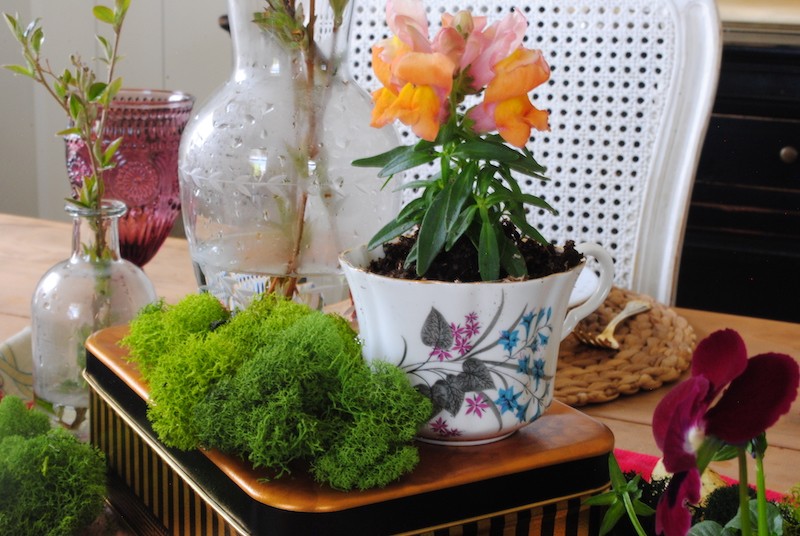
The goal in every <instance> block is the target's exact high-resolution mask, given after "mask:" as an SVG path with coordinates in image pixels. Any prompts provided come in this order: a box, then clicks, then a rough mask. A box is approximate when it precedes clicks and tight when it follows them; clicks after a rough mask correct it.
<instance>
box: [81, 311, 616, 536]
mask: <svg viewBox="0 0 800 536" xmlns="http://www.w3.org/2000/svg"><path fill="white" fill-rule="evenodd" d="M125 334H126V328H125V327H123V326H119V327H114V328H109V329H106V330H102V331H100V332H98V333H96V334H94V335H92V336H91V337H90V339H89V340H88V341H87V349H88V358H87V367H86V379H87V381H88V383H89V385H90V388H91V441H92V443H93V444H95V445H96V446H97V447H98V448H100V449H101V450H102V451H103V452H105V454H106V456H107V460H108V465H109V483H110V485H109V500H110V502H111V503H112V505H113V506H114V508H115V509H116V510H117V511H118V512H119V514H120V515H121V516H122V517H123V518H124V519H125V520H126V521H127V522H128V524H129V525H131V526H132V527H134V530H137V531H139V532H140V533H141V534H175V535H206V534H209V535H216V534H219V535H228V534H231V535H233V534H254V535H266V536H270V535H276V536H283V535H314V536H316V535H320V536H324V535H381V534H430V535H436V536H439V535H447V536H449V535H472V534H475V535H478V534H486V535H522V534H529V535H534V534H535V535H539V534H543V535H549V534H553V535H556V534H557V535H561V534H563V535H590V534H597V532H598V529H599V524H600V517H601V512H599V511H598V510H597V509H596V508H589V507H587V506H584V505H583V500H584V499H585V498H587V497H589V496H591V495H593V494H596V493H599V492H602V491H604V490H606V489H607V488H608V485H609V478H608V454H609V453H610V452H611V450H612V449H613V443H614V440H613V435H612V434H611V432H610V431H609V430H608V429H607V428H606V427H605V426H604V425H603V424H601V423H599V422H597V421H595V420H594V419H591V418H589V417H587V416H585V415H584V414H582V413H580V412H579V411H577V410H575V409H573V408H570V407H568V406H565V405H563V404H560V403H558V402H554V403H553V405H552V406H551V407H550V409H549V410H548V412H547V413H546V414H545V415H544V416H543V417H541V418H540V419H538V420H537V421H535V422H534V423H532V424H531V425H529V426H527V427H525V428H523V429H522V430H520V431H518V432H516V433H515V434H513V435H512V436H510V437H508V438H506V439H503V440H501V441H498V442H495V443H490V444H487V445H480V446H471V447H457V446H453V447H451V446H439V445H429V444H422V443H421V444H420V445H419V449H420V463H419V465H418V466H417V468H416V469H415V470H414V471H413V472H412V473H411V474H409V475H406V476H405V477H403V478H402V479H400V480H399V481H398V482H396V483H393V484H391V485H389V486H386V487H385V488H381V489H373V490H367V491H355V492H341V491H336V490H333V489H330V488H327V487H325V486H321V485H319V484H317V483H315V482H314V481H313V480H312V479H311V478H310V477H309V476H308V475H306V474H292V475H289V476H288V477H284V478H281V479H278V480H275V481H266V480H264V479H263V476H264V474H262V473H259V472H258V471H254V470H253V469H252V468H251V467H249V465H248V464H247V463H246V462H244V461H243V460H241V459H239V458H237V457H232V456H227V455H225V454H223V453H220V452H216V451H204V450H199V449H198V450H194V451H179V450H175V449H171V448H167V447H165V446H164V445H163V444H162V443H161V442H160V441H159V440H158V438H157V436H156V434H155V433H154V432H153V430H152V428H151V427H150V424H149V422H148V421H147V417H146V409H147V402H146V400H147V386H146V385H145V384H144V383H143V382H142V381H141V378H140V376H139V374H138V371H137V370H136V368H135V367H134V366H132V365H130V364H129V363H128V362H127V361H126V359H125V351H124V350H123V349H122V348H120V347H119V346H118V344H117V343H118V341H119V340H120V339H121V338H122V337H123V336H124V335H125Z"/></svg>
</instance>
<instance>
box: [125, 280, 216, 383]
mask: <svg viewBox="0 0 800 536" xmlns="http://www.w3.org/2000/svg"><path fill="white" fill-rule="evenodd" d="M229 317H230V313H229V312H228V311H227V310H226V309H225V308H224V307H223V306H222V304H221V303H219V301H218V300H217V299H215V298H214V297H213V296H211V295H210V294H206V293H203V294H190V295H188V296H186V297H185V298H184V299H183V300H182V301H181V303H180V304H179V305H176V306H169V305H167V304H166V303H165V302H164V301H163V300H160V301H158V302H156V303H153V304H150V305H147V306H146V307H144V308H143V309H142V310H141V311H140V312H139V314H138V315H137V316H136V318H134V319H133V321H132V322H131V325H130V333H129V334H128V336H127V337H125V338H123V339H122V341H121V344H122V346H125V347H127V348H128V349H129V350H130V352H129V358H130V360H131V361H133V362H135V363H136V364H137V365H138V366H139V369H140V370H141V371H142V373H143V374H147V373H148V372H149V371H150V370H151V369H152V368H153V367H154V366H155V364H156V363H157V362H158V360H159V359H160V357H161V356H162V355H163V354H164V353H166V352H168V351H170V349H171V348H172V347H173V346H174V345H175V344H179V343H180V342H181V341H183V340H184V339H185V338H186V337H188V336H189V335H191V334H206V333H208V332H209V331H210V329H211V327H212V326H214V325H216V324H218V323H221V322H225V321H227V320H228V318H229Z"/></svg>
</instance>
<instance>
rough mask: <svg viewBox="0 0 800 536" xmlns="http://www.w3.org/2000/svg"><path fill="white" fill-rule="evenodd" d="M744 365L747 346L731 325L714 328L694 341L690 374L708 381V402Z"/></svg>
mask: <svg viewBox="0 0 800 536" xmlns="http://www.w3.org/2000/svg"><path fill="white" fill-rule="evenodd" d="M746 366H747V348H745V345H744V341H743V340H742V337H741V336H740V335H739V334H738V333H737V332H735V331H734V330H732V329H724V330H720V331H715V332H714V333H712V334H711V335H709V336H708V337H706V338H705V339H703V340H702V341H700V342H699V343H698V344H697V348H695V350H694V355H693V356H692V376H705V377H706V378H708V381H709V382H711V386H712V388H711V391H710V392H709V397H710V398H709V400H708V402H709V404H710V403H711V402H712V400H713V399H714V398H716V396H717V395H718V394H719V392H720V391H722V389H723V388H724V387H725V386H726V385H728V384H729V383H730V382H731V381H733V379H734V378H735V377H737V376H738V375H739V374H741V373H742V371H744V369H745V367H746Z"/></svg>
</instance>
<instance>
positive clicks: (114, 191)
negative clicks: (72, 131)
mask: <svg viewBox="0 0 800 536" xmlns="http://www.w3.org/2000/svg"><path fill="white" fill-rule="evenodd" d="M193 105H194V97H193V96H191V95H188V94H186V93H182V92H178V91H167V90H156V89H122V90H121V91H120V92H119V94H117V96H116V98H115V99H114V102H113V103H112V105H111V108H110V110H109V116H108V120H107V123H106V129H105V135H104V138H105V140H104V143H106V144H107V143H109V142H110V141H111V140H114V139H116V138H119V137H122V138H123V140H122V145H120V148H119V150H118V151H117V153H116V156H115V160H116V166H115V167H114V168H112V169H110V170H108V171H106V172H105V173H104V174H103V177H104V182H105V193H104V195H103V197H104V198H106V199H119V200H120V201H123V202H124V203H125V204H126V205H127V206H128V212H127V213H126V214H125V216H123V217H122V219H121V220H120V222H119V241H120V253H121V255H122V257H123V258H124V259H127V260H128V261H130V262H132V263H134V264H136V265H138V266H140V267H141V266H144V265H145V264H146V263H147V262H148V261H149V260H150V259H152V258H153V256H154V255H155V254H156V252H157V251H158V249H159V248H160V247H161V245H162V244H163V243H164V240H166V238H167V236H168V235H169V233H170V231H171V230H172V226H173V224H174V223H175V219H176V218H177V217H178V215H179V214H180V208H181V204H180V192H179V189H178V146H179V145H180V141H181V134H182V133H183V129H184V127H185V126H186V123H187V121H188V120H189V115H190V113H191V111H192V106H193ZM66 145H67V174H68V175H69V180H70V184H71V186H72V191H73V194H75V193H76V192H77V190H78V189H79V188H80V186H81V184H82V182H83V177H85V176H86V175H88V174H89V173H90V172H89V155H88V151H87V149H86V146H85V145H84V143H83V142H82V141H81V140H80V139H78V138H77V137H76V136H68V137H67V138H66Z"/></svg>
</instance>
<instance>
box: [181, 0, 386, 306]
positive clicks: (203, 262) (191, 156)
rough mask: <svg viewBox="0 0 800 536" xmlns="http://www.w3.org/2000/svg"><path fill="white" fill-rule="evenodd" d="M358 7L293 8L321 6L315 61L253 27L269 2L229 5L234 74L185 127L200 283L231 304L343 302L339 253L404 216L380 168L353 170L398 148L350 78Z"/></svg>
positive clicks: (184, 160)
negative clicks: (265, 296) (349, 52)
mask: <svg viewBox="0 0 800 536" xmlns="http://www.w3.org/2000/svg"><path fill="white" fill-rule="evenodd" d="M353 1H354V0H351V1H350V2H349V5H348V6H347V8H346V10H345V12H344V17H343V19H342V22H341V25H339V23H338V22H337V23H336V24H334V17H332V15H331V13H330V3H329V2H324V1H318V2H307V1H305V2H304V1H303V0H289V2H288V4H291V5H292V6H295V7H296V10H297V12H298V13H305V14H306V17H307V16H308V13H309V11H308V10H309V9H313V6H314V5H316V9H317V10H318V11H317V13H316V15H317V18H316V19H315V20H316V24H315V34H316V35H315V45H316V46H315V47H313V49H314V51H315V54H316V56H315V57H314V58H309V55H308V54H306V53H304V52H303V51H302V50H301V49H300V48H299V47H296V46H295V47H291V46H288V45H287V43H285V42H284V41H282V40H281V39H279V38H277V37H275V36H274V34H272V33H270V32H269V31H266V30H262V29H261V28H260V27H259V26H257V25H256V24H255V23H254V22H253V20H254V15H255V14H256V13H259V12H263V10H264V7H265V6H266V5H267V4H266V3H265V2H263V0H228V20H229V23H230V30H231V37H232V41H233V52H234V65H233V71H232V73H231V76H230V78H229V79H228V81H227V82H226V83H225V84H224V85H223V86H222V87H221V88H219V89H218V90H217V91H216V92H215V93H214V94H213V95H212V96H211V97H210V99H209V100H208V102H207V103H206V104H205V105H204V106H202V107H201V108H200V109H199V111H198V112H197V114H196V115H195V117H193V118H192V120H190V122H189V125H187V127H186V130H185V131H184V134H183V137H182V139H181V149H180V154H179V159H178V172H179V178H180V187H181V202H182V208H183V218H184V227H185V229H186V233H187V238H188V240H189V246H190V251H191V255H192V261H193V263H194V265H195V269H196V274H197V277H198V283H199V285H200V286H201V288H203V289H205V290H208V291H210V292H212V293H213V294H214V295H215V296H217V297H218V298H219V299H220V300H221V301H223V302H224V303H225V304H226V305H227V306H229V307H231V308H240V307H243V306H245V305H246V304H247V303H248V301H249V299H250V298H251V297H252V296H253V295H254V294H255V293H257V292H260V291H264V290H274V291H282V292H283V293H284V294H292V293H293V295H294V296H295V297H296V298H297V297H299V298H300V300H301V301H304V302H306V303H309V304H310V305H312V306H317V307H318V306H321V305H322V303H323V302H327V303H330V302H335V301H338V300H341V299H344V298H346V297H347V284H346V281H345V279H344V276H343V275H342V273H341V270H340V269H339V266H338V260H337V257H338V254H339V253H340V252H341V251H342V250H344V249H348V248H351V247H355V246H358V245H361V244H363V243H366V242H367V241H369V239H370V238H371V237H372V235H373V234H374V233H375V232H377V231H378V230H379V229H380V228H381V227H382V226H383V225H384V224H385V223H387V222H388V221H389V220H390V219H391V218H392V217H393V215H394V214H395V213H396V211H397V208H398V205H399V197H398V195H397V194H396V193H395V192H393V191H392V189H391V188H386V189H381V186H382V182H381V181H382V179H379V178H378V177H377V176H376V172H375V169H372V168H356V167H353V166H352V165H351V162H352V161H353V160H354V159H357V158H362V157H367V156H373V155H375V154H378V153H381V152H384V151H387V150H389V149H391V148H393V147H395V146H396V145H397V144H398V137H397V134H396V132H395V131H394V129H393V127H386V128H384V129H380V130H378V129H373V128H370V127H369V123H370V115H371V111H372V103H371V100H370V97H369V95H368V94H367V93H366V92H365V91H364V90H362V89H361V88H360V87H358V85H357V84H356V83H355V82H353V81H351V80H349V79H348V78H347V77H346V74H347V73H346V72H345V71H346V65H347V63H346V62H345V61H343V58H344V55H345V53H346V49H347V42H348V34H349V27H350V23H349V21H350V13H351V11H352V10H353V9H354V7H353V5H352V4H353ZM283 5H287V3H283ZM301 5H302V8H301ZM323 8H327V10H328V11H320V10H322V9H323Z"/></svg>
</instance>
